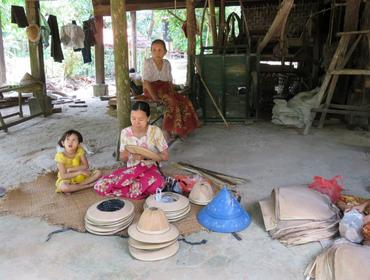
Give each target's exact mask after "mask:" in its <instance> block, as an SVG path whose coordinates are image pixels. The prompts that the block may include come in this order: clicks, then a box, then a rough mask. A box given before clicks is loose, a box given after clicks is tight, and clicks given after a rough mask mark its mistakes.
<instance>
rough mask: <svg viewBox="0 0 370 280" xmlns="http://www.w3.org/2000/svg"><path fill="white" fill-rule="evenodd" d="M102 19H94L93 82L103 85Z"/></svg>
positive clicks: (99, 17)
mask: <svg viewBox="0 0 370 280" xmlns="http://www.w3.org/2000/svg"><path fill="white" fill-rule="evenodd" d="M103 26H104V21H103V17H101V16H96V17H95V27H96V33H95V41H96V44H95V81H96V83H97V84H104V83H105V71H104V42H103Z"/></svg>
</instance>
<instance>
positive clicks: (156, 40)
mask: <svg viewBox="0 0 370 280" xmlns="http://www.w3.org/2000/svg"><path fill="white" fill-rule="evenodd" d="M155 44H160V45H162V46H163V48H164V50H165V51H167V48H166V43H165V42H164V41H163V40H161V39H155V40H154V41H153V42H152V44H151V45H150V48H151V47H153V45H155Z"/></svg>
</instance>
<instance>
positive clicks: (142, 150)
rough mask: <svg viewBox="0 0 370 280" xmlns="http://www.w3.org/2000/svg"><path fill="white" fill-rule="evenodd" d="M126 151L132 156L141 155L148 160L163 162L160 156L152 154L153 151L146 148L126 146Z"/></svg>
mask: <svg viewBox="0 0 370 280" xmlns="http://www.w3.org/2000/svg"><path fill="white" fill-rule="evenodd" d="M125 150H126V151H128V152H129V153H131V154H139V155H142V156H143V157H145V158H147V159H151V160H154V161H160V160H161V158H160V156H159V155H158V154H157V153H155V152H152V151H151V150H149V149H146V148H144V147H140V146H135V145H125Z"/></svg>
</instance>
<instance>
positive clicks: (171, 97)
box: [143, 39, 199, 138]
mask: <svg viewBox="0 0 370 280" xmlns="http://www.w3.org/2000/svg"><path fill="white" fill-rule="evenodd" d="M151 52H152V57H151V58H149V59H146V60H145V61H144V65H143V81H144V83H143V86H144V94H145V96H146V97H148V98H150V99H152V100H154V101H161V102H163V103H164V105H165V108H166V110H165V113H164V117H163V125H162V129H163V130H164V131H165V132H167V133H169V134H170V135H172V136H174V135H178V136H180V137H181V138H184V137H186V136H188V135H189V134H190V133H191V132H192V131H193V130H194V129H195V128H197V127H199V120H198V116H197V114H196V112H195V110H194V107H193V105H192V104H191V102H190V100H189V99H188V98H186V97H185V96H183V95H181V94H179V93H177V92H176V91H175V90H174V88H173V84H172V74H171V64H170V62H169V61H168V60H167V59H163V57H164V56H165V54H166V52H167V49H166V44H165V43H164V41H162V40H159V39H158V40H154V41H153V42H152V45H151Z"/></svg>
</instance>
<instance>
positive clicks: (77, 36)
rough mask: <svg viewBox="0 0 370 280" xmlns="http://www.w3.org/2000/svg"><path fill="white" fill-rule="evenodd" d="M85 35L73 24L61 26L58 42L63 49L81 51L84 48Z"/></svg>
mask: <svg viewBox="0 0 370 280" xmlns="http://www.w3.org/2000/svg"><path fill="white" fill-rule="evenodd" d="M84 39H85V34H84V31H83V30H82V28H81V27H80V26H77V25H75V24H73V23H69V24H67V25H64V26H62V28H61V29H60V41H61V42H62V43H63V45H64V46H65V47H71V48H73V49H82V48H83V47H84Z"/></svg>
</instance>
